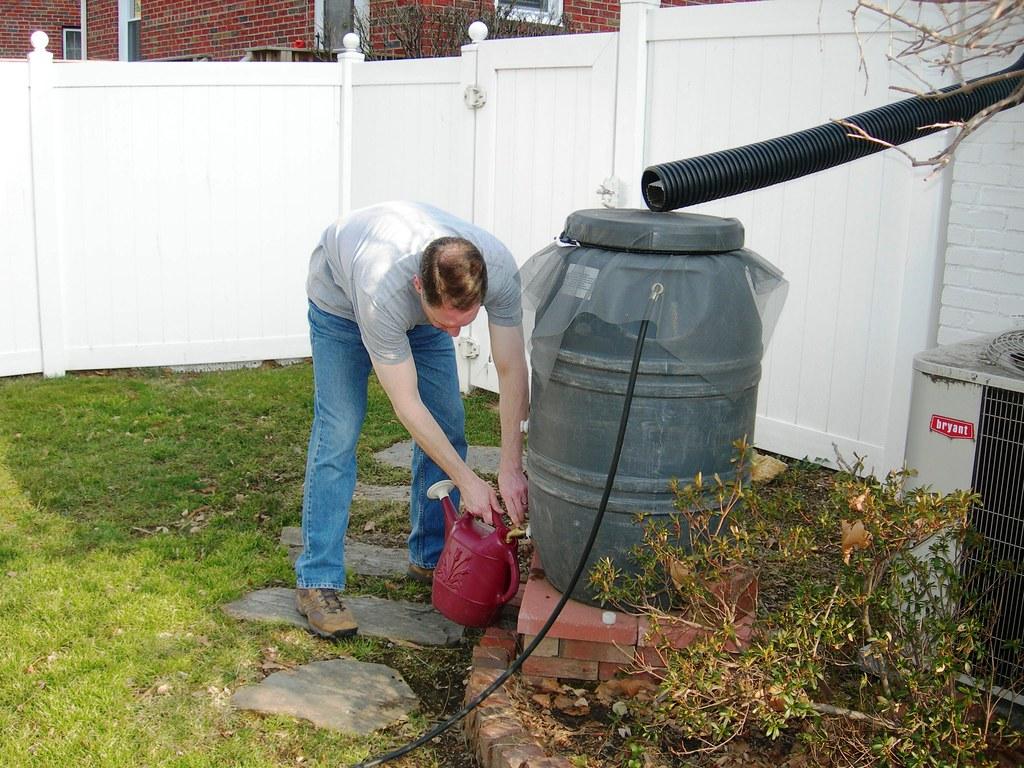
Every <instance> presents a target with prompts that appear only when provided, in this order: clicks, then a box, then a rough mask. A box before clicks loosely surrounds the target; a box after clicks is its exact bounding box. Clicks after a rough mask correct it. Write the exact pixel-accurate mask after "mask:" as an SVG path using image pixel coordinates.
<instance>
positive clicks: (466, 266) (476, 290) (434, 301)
mask: <svg viewBox="0 0 1024 768" xmlns="http://www.w3.org/2000/svg"><path fill="white" fill-rule="evenodd" d="M420 282H421V283H422V284H423V298H424V300H425V301H426V302H427V304H429V305H430V306H432V307H439V306H441V305H442V304H447V305H448V306H450V307H453V308H454V309H463V310H464V309H471V308H473V307H475V306H477V305H478V304H483V302H484V297H485V296H486V295H487V265H486V264H485V263H484V257H483V256H481V255H480V251H479V250H477V247H476V246H475V245H473V244H472V243H471V242H469V240H465V239H463V238H461V237H439V238H438V239H437V240H434V241H433V242H431V243H430V244H429V245H427V247H426V248H424V249H423V256H422V257H421V258H420Z"/></svg>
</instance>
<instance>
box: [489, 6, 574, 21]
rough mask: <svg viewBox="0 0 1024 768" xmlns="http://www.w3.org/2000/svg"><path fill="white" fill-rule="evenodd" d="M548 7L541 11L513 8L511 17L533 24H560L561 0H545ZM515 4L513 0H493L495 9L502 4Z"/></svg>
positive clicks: (537, 9)
mask: <svg viewBox="0 0 1024 768" xmlns="http://www.w3.org/2000/svg"><path fill="white" fill-rule="evenodd" d="M547 4H548V9H547V10H546V11H542V10H540V9H539V8H519V7H517V8H515V9H514V10H513V11H512V13H511V17H512V18H514V19H522V20H523V21H531V22H534V23H535V24H560V23H561V22H562V0H547ZM510 5H515V3H514V2H506V1H504V0H494V8H495V10H497V9H498V8H501V7H503V6H506V7H507V6H510Z"/></svg>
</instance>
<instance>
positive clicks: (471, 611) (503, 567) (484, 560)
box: [427, 480, 522, 627]
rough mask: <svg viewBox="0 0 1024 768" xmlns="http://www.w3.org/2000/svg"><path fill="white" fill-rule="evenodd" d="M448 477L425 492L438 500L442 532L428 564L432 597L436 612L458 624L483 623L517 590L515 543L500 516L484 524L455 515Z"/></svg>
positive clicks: (516, 533)
mask: <svg viewBox="0 0 1024 768" xmlns="http://www.w3.org/2000/svg"><path fill="white" fill-rule="evenodd" d="M454 487H455V483H453V482H452V481H451V480H442V481H440V482H438V483H434V484H433V485H432V486H430V487H429V488H428V489H427V496H428V497H429V498H431V499H440V500H441V506H442V508H443V509H444V523H445V537H444V549H443V550H442V551H441V559H440V560H438V561H437V567H436V568H435V569H434V588H433V592H432V595H431V597H432V600H433V603H434V607H435V608H437V610H439V611H440V612H441V613H442V614H444V615H445V616H447V617H448V618H449V619H451V620H452V621H454V622H455V623H456V624H461V625H462V626H464V627H486V626H488V625H489V624H490V623H491V622H492V621H494V617H495V615H496V614H497V613H498V609H499V608H501V606H503V605H504V604H505V603H507V602H508V601H509V600H511V599H512V598H513V597H514V596H515V594H516V592H517V591H518V590H519V560H518V558H517V557H516V554H517V552H518V549H519V544H518V542H517V541H516V539H515V538H513V536H515V535H519V536H521V535H522V533H520V532H518V531H511V532H510V531H509V529H508V528H507V527H506V526H505V524H504V523H503V522H502V520H501V516H500V515H494V516H493V520H494V525H493V526H490V525H487V524H486V523H484V522H483V521H481V520H479V519H477V518H475V517H473V516H472V515H469V514H463V515H461V516H460V515H459V514H458V512H456V511H455V505H454V504H452V501H451V499H450V498H448V494H449V493H451V491H452V489H453V488H454Z"/></svg>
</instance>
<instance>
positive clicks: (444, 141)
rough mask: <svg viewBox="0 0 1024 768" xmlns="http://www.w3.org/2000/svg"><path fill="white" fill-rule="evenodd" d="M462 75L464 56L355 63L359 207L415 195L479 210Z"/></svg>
mask: <svg viewBox="0 0 1024 768" xmlns="http://www.w3.org/2000/svg"><path fill="white" fill-rule="evenodd" d="M461 77H462V62H461V60H460V59H458V58H451V59H430V60H416V61H382V62H368V63H364V64H358V65H356V66H355V67H353V141H352V144H353V147H352V205H353V208H362V207H364V206H367V205H372V204H374V203H380V202H384V201H386V200H396V199H407V200H419V201H422V202H426V203H431V204H433V205H436V206H438V207H439V208H442V209H444V210H448V211H451V212H452V213H454V214H456V215H457V216H461V217H462V218H465V219H469V218H471V217H472V193H473V190H472V147H471V144H470V142H472V133H471V130H472V114H471V113H470V112H469V110H468V109H467V108H466V107H465V106H464V105H463V101H462V88H461V85H460V82H461ZM324 223H325V225H326V222H324Z"/></svg>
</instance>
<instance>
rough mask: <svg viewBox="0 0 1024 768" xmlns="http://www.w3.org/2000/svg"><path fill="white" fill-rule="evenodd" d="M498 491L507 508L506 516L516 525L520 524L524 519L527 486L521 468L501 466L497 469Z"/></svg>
mask: <svg viewBox="0 0 1024 768" xmlns="http://www.w3.org/2000/svg"><path fill="white" fill-rule="evenodd" d="M498 491H499V492H500V493H501V500H502V501H504V502H505V508H506V509H508V516H509V517H511V518H512V522H513V523H515V524H516V525H522V524H523V523H524V522H525V521H526V506H527V493H528V486H527V484H526V475H524V474H523V470H522V469H521V468H514V469H513V468H510V469H505V468H502V469H500V470H499V471H498Z"/></svg>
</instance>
